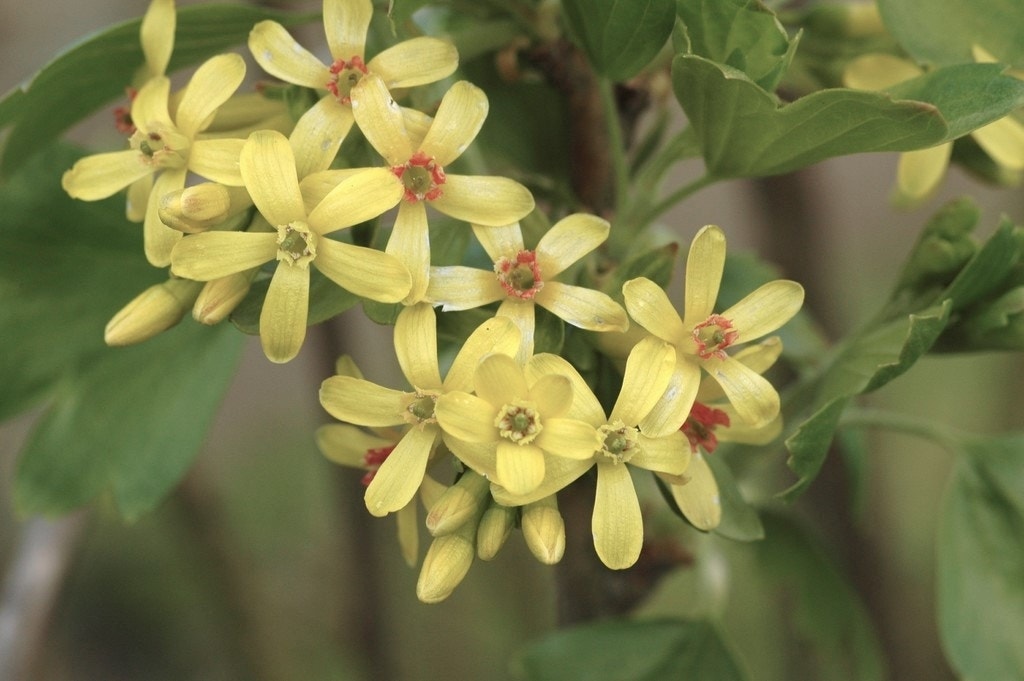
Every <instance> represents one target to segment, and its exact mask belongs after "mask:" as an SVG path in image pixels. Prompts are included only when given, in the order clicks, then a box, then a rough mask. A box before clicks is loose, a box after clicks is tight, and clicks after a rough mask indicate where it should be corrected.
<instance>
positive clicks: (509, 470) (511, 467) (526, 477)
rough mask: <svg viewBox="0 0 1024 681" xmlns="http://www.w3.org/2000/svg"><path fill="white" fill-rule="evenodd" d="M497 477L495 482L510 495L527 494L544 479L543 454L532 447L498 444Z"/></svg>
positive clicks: (504, 442) (538, 449) (535, 447)
mask: <svg viewBox="0 0 1024 681" xmlns="http://www.w3.org/2000/svg"><path fill="white" fill-rule="evenodd" d="M496 470H497V474H498V477H497V479H496V480H495V482H497V483H498V484H499V485H501V486H502V487H504V488H505V489H507V490H508V491H509V493H510V494H520V495H521V494H529V493H530V492H532V491H533V490H535V489H537V487H538V486H539V485H540V483H541V481H542V480H543V479H544V452H543V451H542V450H541V448H540V447H537V446H534V445H516V444H512V443H511V442H508V441H505V440H502V441H501V442H499V443H498V450H497V466H496Z"/></svg>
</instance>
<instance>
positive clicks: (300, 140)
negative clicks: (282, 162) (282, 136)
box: [288, 96, 355, 179]
mask: <svg viewBox="0 0 1024 681" xmlns="http://www.w3.org/2000/svg"><path fill="white" fill-rule="evenodd" d="M353 123H355V119H354V118H353V117H352V109H350V108H349V107H347V106H343V105H341V104H339V103H338V100H337V99H335V98H334V97H330V96H328V97H323V98H321V99H320V101H319V102H317V103H316V104H314V105H313V107H312V108H310V109H309V110H308V111H307V112H306V113H304V114H302V117H301V118H300V119H299V120H298V122H297V123H296V124H295V129H294V130H292V134H291V135H290V136H289V137H288V141H289V142H290V143H291V145H292V151H293V152H294V153H295V168H296V172H297V173H298V176H299V179H302V178H304V177H306V176H307V175H310V174H312V173H315V172H319V171H321V170H327V169H328V168H330V167H331V163H332V162H333V161H334V157H335V156H337V155H338V149H339V148H340V147H341V143H342V142H344V141H345V137H346V135H348V131H349V130H351V129H352V124H353Z"/></svg>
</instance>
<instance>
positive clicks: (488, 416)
mask: <svg viewBox="0 0 1024 681" xmlns="http://www.w3.org/2000/svg"><path fill="white" fill-rule="evenodd" d="M496 415H497V407H495V406H493V405H492V404H491V403H490V402H487V401H486V400H484V399H482V398H479V397H477V396H476V395H470V394H469V393H465V392H462V391H458V390H456V391H452V392H448V393H445V394H444V395H441V396H440V397H438V398H437V404H436V405H434V416H436V417H437V422H438V423H439V424H441V428H442V429H443V430H444V432H445V433H447V434H448V435H450V436H452V437H454V438H456V439H458V440H464V441H466V442H470V443H485V442H496V441H497V440H498V438H499V435H498V428H497V426H495V425H494V417H495V416H496Z"/></svg>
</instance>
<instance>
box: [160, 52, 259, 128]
mask: <svg viewBox="0 0 1024 681" xmlns="http://www.w3.org/2000/svg"><path fill="white" fill-rule="evenodd" d="M243 78H245V61H244V60H243V59H242V57H240V56H239V55H237V54H220V55H217V56H216V57H212V58H210V59H207V60H206V61H205V62H203V63H202V64H201V65H200V66H199V68H198V69H196V72H195V74H194V75H193V76H192V78H191V80H189V82H188V85H187V86H185V93H184V94H183V95H182V99H181V103H180V104H178V112H177V114H176V115H175V122H176V123H177V124H178V129H179V130H180V131H181V133H182V134H183V135H185V136H186V137H188V138H189V139H192V138H193V137H195V135H196V133H197V132H199V131H200V130H202V129H203V128H205V127H206V126H208V125H209V124H210V123H212V122H213V114H214V113H215V112H216V111H217V108H218V107H220V105H221V104H223V103H224V102H226V101H228V99H229V98H230V97H231V95H233V94H234V93H235V90H237V89H238V86H239V85H241V84H242V79H243Z"/></svg>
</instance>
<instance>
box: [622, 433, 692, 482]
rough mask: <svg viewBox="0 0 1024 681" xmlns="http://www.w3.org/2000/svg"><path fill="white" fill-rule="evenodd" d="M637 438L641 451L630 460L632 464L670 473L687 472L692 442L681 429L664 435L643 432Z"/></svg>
mask: <svg viewBox="0 0 1024 681" xmlns="http://www.w3.org/2000/svg"><path fill="white" fill-rule="evenodd" d="M637 439H638V440H639V442H640V451H638V452H637V453H636V454H634V455H633V458H631V459H630V460H629V465H630V466H636V467H637V468H643V469H645V470H649V471H654V472H656V473H667V474H669V475H681V474H683V473H685V472H686V468H687V467H688V466H689V465H690V457H691V450H690V443H689V441H688V440H687V439H686V436H685V435H683V434H682V433H681V432H680V431H678V430H676V431H673V432H671V433H669V434H668V435H665V436H664V437H647V436H646V435H643V434H642V433H641V434H640V436H639V437H638V438H637Z"/></svg>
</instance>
